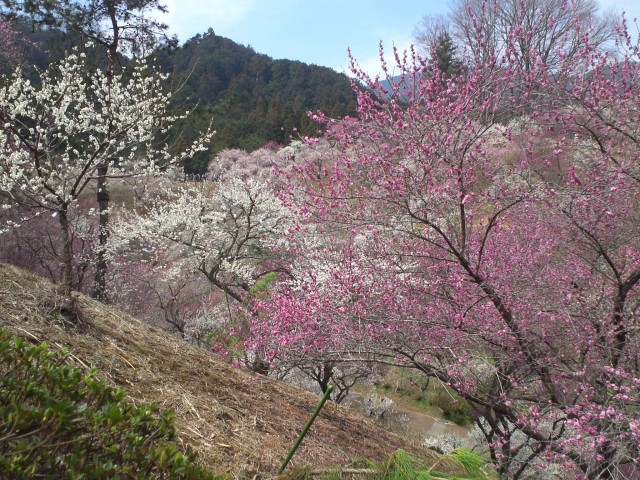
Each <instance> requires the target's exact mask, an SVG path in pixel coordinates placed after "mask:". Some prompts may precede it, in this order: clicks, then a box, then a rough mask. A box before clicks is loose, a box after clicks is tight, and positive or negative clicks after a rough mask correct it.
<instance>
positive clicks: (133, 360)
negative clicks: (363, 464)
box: [0, 263, 455, 478]
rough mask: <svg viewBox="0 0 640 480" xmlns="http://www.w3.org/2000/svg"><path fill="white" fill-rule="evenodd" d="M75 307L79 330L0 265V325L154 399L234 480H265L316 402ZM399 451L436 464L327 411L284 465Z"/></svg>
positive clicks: (49, 290) (98, 311)
mask: <svg viewBox="0 0 640 480" xmlns="http://www.w3.org/2000/svg"><path fill="white" fill-rule="evenodd" d="M77 302H78V305H79V309H80V312H81V314H82V316H83V318H84V326H83V327H82V328H70V326H69V325H68V324H67V323H66V321H65V319H64V317H62V316H61V315H60V314H59V313H57V310H56V295H55V289H54V287H53V286H52V285H51V284H50V283H48V282H47V281H46V280H43V279H42V278H40V277H37V276H35V275H32V274H30V273H26V272H24V271H23V270H20V269H18V268H16V267H13V266H9V265H6V264H2V263H0V327H3V328H6V329H7V330H9V331H10V332H11V333H13V334H16V335H18V336H20V337H22V338H25V339H27V340H29V341H32V342H34V343H40V342H43V341H47V342H48V343H49V345H50V346H51V347H53V348H62V347H64V348H67V349H68V350H69V351H70V353H71V355H70V358H71V359H72V360H73V361H74V362H75V366H76V367H79V368H81V369H88V368H89V367H90V366H95V367H97V369H98V374H99V375H100V376H101V377H102V378H105V379H107V380H108V381H109V382H110V383H111V384H113V385H114V386H119V387H122V388H124V389H125V390H126V392H127V394H128V396H129V398H130V399H132V401H133V402H134V403H135V402H151V401H156V402H157V403H158V404H159V406H160V408H161V409H165V410H166V409H171V410H173V411H174V412H175V422H176V427H177V430H178V434H179V440H178V442H179V443H183V444H190V445H191V446H192V447H193V448H194V450H196V451H197V453H198V454H199V459H200V463H201V464H202V466H203V467H205V468H207V469H210V470H213V471H216V472H218V473H224V472H229V473H231V474H232V477H235V478H252V477H254V475H257V476H258V477H257V478H269V477H271V476H273V474H274V472H275V471H276V470H277V467H278V465H279V464H280V462H281V461H282V459H283V458H284V457H285V456H286V454H287V452H288V450H289V448H290V447H291V446H292V445H293V443H294V441H295V439H296V437H297V435H298V432H299V431H300V430H301V429H302V427H303V426H304V424H305V422H306V420H307V419H308V417H309V415H310V413H311V412H312V411H313V409H314V407H315V405H316V403H317V401H318V397H317V396H315V395H312V394H310V393H308V392H306V391H304V390H301V389H299V388H296V387H292V386H290V385H287V384H284V383H282V382H279V381H275V380H270V379H267V378H264V377H260V376H256V375H254V374H251V373H249V372H247V371H244V370H241V369H237V368H234V367H232V366H230V365H228V364H226V363H224V362H222V361H220V360H219V359H218V358H217V357H215V356H214V355H213V354H211V353H209V352H207V351H205V350H202V349H199V348H196V347H194V346H191V345H189V344H186V343H185V342H184V341H183V340H181V339H180V338H178V337H175V336H171V335H169V334H167V333H166V332H164V331H162V330H159V329H156V328H153V327H150V326H148V325H146V324H143V323H141V322H140V321H138V320H136V319H135V318H132V317H130V316H128V315H126V314H124V313H122V312H119V311H117V310H114V309H111V308H109V307H106V306H104V305H102V304H100V303H98V302H96V301H94V300H92V299H89V298H86V297H84V296H80V295H79V296H78V298H77ZM399 448H403V449H405V450H409V451H413V452H415V453H418V454H420V455H421V456H422V457H426V458H427V459H429V458H431V459H433V461H434V462H436V461H438V460H439V459H438V456H437V455H436V454H435V453H433V452H431V451H429V450H423V449H419V448H417V447H415V446H411V445H408V444H407V442H406V441H405V440H403V439H401V438H400V437H397V436H395V435H393V434H391V433H389V432H387V431H386V430H383V429H381V428H380V427H378V426H376V425H374V424H373V423H371V422H369V421H367V420H365V419H363V418H362V417H360V416H359V415H357V414H355V413H352V412H350V411H349V410H347V409H345V408H343V407H338V406H335V405H333V404H328V405H326V406H325V408H324V409H323V411H322V413H321V415H320V417H319V418H318V419H317V421H316V423H315V424H314V426H313V428H312V430H311V432H310V434H309V435H308V436H307V438H306V439H305V440H304V442H303V444H302V446H301V448H300V449H299V450H298V453H297V454H296V456H295V457H294V459H293V461H292V464H291V465H292V468H296V467H301V466H313V467H322V466H328V465H333V466H335V465H344V466H346V465H349V464H350V463H351V462H353V461H354V460H358V459H362V458H367V459H378V458H382V457H383V456H384V455H388V454H391V453H392V452H394V451H395V450H397V449H399ZM441 460H442V459H440V467H439V469H440V470H441V469H442V464H441ZM454 470H455V469H454Z"/></svg>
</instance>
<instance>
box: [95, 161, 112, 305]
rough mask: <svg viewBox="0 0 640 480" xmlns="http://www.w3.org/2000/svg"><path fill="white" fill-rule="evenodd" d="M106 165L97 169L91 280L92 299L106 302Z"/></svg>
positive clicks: (107, 239)
mask: <svg viewBox="0 0 640 480" xmlns="http://www.w3.org/2000/svg"><path fill="white" fill-rule="evenodd" d="M107 171H108V167H107V166H106V165H100V166H99V167H98V179H97V194H96V200H97V202H98V248H97V250H96V271H95V277H94V280H93V292H92V296H93V298H95V299H97V300H100V301H103V302H104V301H106V300H107V294H106V275H107V259H106V249H107V242H108V241H109V191H108V189H107Z"/></svg>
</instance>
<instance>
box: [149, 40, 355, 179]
mask: <svg viewBox="0 0 640 480" xmlns="http://www.w3.org/2000/svg"><path fill="white" fill-rule="evenodd" d="M158 60H159V63H160V65H161V68H162V69H163V70H164V71H165V72H167V73H172V76H171V80H172V82H173V86H174V88H175V89H179V93H178V95H177V96H176V99H177V102H176V106H177V108H178V109H180V110H189V111H191V112H192V113H191V114H190V116H189V118H188V120H187V121H186V123H185V124H184V125H183V128H182V129H181V131H182V135H183V138H182V139H180V141H179V144H184V143H187V142H189V141H191V139H192V138H193V137H194V136H195V134H196V133H197V132H198V131H201V130H204V129H205V128H206V127H207V125H208V124H209V122H212V124H213V128H214V129H215V130H216V131H217V132H218V133H217V134H216V135H215V137H214V139H213V144H212V146H211V149H210V152H207V153H203V154H201V155H200V156H198V157H197V158H196V159H195V160H193V161H192V162H191V163H189V164H188V165H185V168H186V170H187V172H202V171H204V170H205V169H206V166H207V162H208V160H209V158H210V156H211V154H212V153H215V152H218V151H220V150H222V149H224V148H242V149H246V150H254V149H256V148H259V147H261V146H262V145H264V144H265V143H267V142H276V143H279V144H284V143H287V142H288V140H289V137H290V135H291V134H292V133H293V129H294V128H295V129H297V132H299V133H300V134H303V135H314V134H315V133H316V130H317V129H318V125H317V124H315V123H314V122H313V121H311V120H310V119H309V118H308V117H307V112H308V111H315V110H322V111H323V112H324V113H325V114H326V115H328V116H331V117H343V116H345V115H355V109H356V99H355V95H354V93H353V91H352V88H351V85H350V82H349V79H348V78H347V77H346V75H344V74H339V73H337V72H335V71H334V70H332V69H330V68H326V67H319V66H316V65H307V64H304V63H302V62H299V61H292V60H273V59H272V58H270V57H268V56H267V55H263V54H259V53H256V52H255V51H254V50H253V49H252V48H251V47H245V46H242V45H239V44H237V43H235V42H233V41H232V40H229V39H227V38H224V37H220V36H218V35H216V34H215V33H214V32H213V30H211V29H209V31H208V32H206V33H205V34H204V35H196V36H195V37H193V38H191V39H190V40H188V41H187V42H186V43H185V44H184V45H183V46H182V47H179V48H178V49H177V50H175V51H173V52H166V51H163V52H160V53H159V58H158Z"/></svg>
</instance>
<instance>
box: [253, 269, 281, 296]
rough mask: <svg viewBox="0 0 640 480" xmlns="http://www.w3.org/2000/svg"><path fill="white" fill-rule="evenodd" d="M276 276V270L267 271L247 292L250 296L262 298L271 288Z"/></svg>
mask: <svg viewBox="0 0 640 480" xmlns="http://www.w3.org/2000/svg"><path fill="white" fill-rule="evenodd" d="M276 278H277V275H276V272H269V273H267V274H266V275H265V276H263V277H262V278H260V279H259V280H258V281H257V282H256V283H255V284H254V285H253V287H252V288H251V291H250V292H249V293H250V294H251V295H252V296H255V297H258V298H264V297H266V296H268V294H269V293H270V292H271V288H272V287H273V284H274V283H275V281H276Z"/></svg>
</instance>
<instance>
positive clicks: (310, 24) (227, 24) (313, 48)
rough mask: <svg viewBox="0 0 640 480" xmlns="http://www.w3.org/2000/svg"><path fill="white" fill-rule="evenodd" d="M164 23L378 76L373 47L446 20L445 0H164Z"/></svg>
mask: <svg viewBox="0 0 640 480" xmlns="http://www.w3.org/2000/svg"><path fill="white" fill-rule="evenodd" d="M162 3H164V4H166V5H167V7H168V9H169V13H168V14H167V15H164V16H163V17H162V20H163V21H164V22H166V23H167V24H168V25H169V29H170V31H171V32H172V33H175V34H177V35H178V38H179V40H180V41H181V42H184V41H186V40H188V39H189V38H191V37H193V36H194V35H196V34H198V33H204V32H206V31H207V30H208V29H209V28H212V29H213V30H214V32H215V33H216V34H217V35H220V36H223V37H227V38H230V39H231V40H233V41H234V42H236V43H240V44H242V45H251V47H253V49H254V50H255V51H256V52H258V53H263V54H266V55H268V56H270V57H272V58H274V59H281V58H287V59H290V60H300V61H302V62H305V63H308V64H315V65H321V66H325V67H330V68H333V69H335V70H337V71H339V72H345V73H348V72H349V57H348V53H347V49H349V48H350V49H351V52H352V54H353V56H354V58H355V59H356V60H357V61H358V64H359V65H360V66H361V67H362V68H363V69H364V70H365V71H367V72H370V73H372V74H375V73H376V72H378V71H379V66H380V57H379V51H378V45H379V43H380V41H382V42H383V44H384V47H385V50H387V51H389V52H390V51H391V50H392V48H393V46H394V45H395V46H397V47H398V48H399V49H400V50H404V49H406V48H408V47H409V46H410V45H411V43H412V37H413V32H414V29H415V27H416V25H417V24H418V23H419V22H420V19H421V18H422V17H423V16H424V15H427V14H446V13H447V12H448V10H449V7H448V2H447V0H441V1H438V0H395V1H394V0H384V1H382V0H324V1H318V0H164V2H162ZM599 3H600V5H601V7H602V9H607V10H608V9H612V10H613V11H614V12H616V13H618V14H619V13H620V12H622V10H623V9H624V10H625V11H626V13H627V18H628V19H629V20H632V19H633V18H634V17H637V18H638V19H640V1H639V0H601V1H600V2H599Z"/></svg>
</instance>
